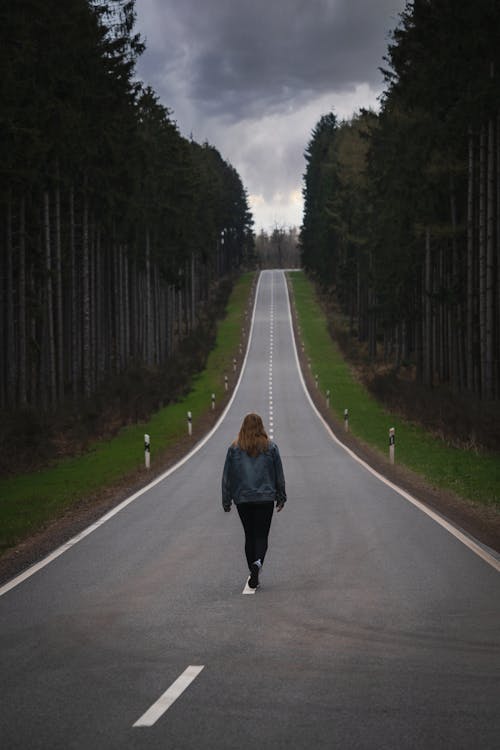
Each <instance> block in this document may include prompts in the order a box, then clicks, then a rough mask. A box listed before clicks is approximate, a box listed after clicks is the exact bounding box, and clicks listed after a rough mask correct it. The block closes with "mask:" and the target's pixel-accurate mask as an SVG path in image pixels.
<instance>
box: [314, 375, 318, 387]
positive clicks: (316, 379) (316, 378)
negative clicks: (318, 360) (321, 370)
mask: <svg viewBox="0 0 500 750" xmlns="http://www.w3.org/2000/svg"><path fill="white" fill-rule="evenodd" d="M314 380H315V381H316V388H317V387H318V376H317V375H315V376H314Z"/></svg>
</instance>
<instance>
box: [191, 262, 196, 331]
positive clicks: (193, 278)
mask: <svg viewBox="0 0 500 750" xmlns="http://www.w3.org/2000/svg"><path fill="white" fill-rule="evenodd" d="M195 321H196V263H195V257H194V253H191V330H193V329H194V327H195Z"/></svg>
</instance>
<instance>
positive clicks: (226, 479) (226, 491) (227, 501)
mask: <svg viewBox="0 0 500 750" xmlns="http://www.w3.org/2000/svg"><path fill="white" fill-rule="evenodd" d="M230 472H231V448H229V449H228V451H227V455H226V461H225V463H224V471H223V472H222V507H223V508H224V510H225V511H226V513H227V512H228V511H230V510H231V503H232V498H231V480H230Z"/></svg>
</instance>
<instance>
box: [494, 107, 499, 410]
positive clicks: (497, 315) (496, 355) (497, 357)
mask: <svg viewBox="0 0 500 750" xmlns="http://www.w3.org/2000/svg"><path fill="white" fill-rule="evenodd" d="M496 157H497V169H496V177H497V206H496V230H497V234H496V253H495V255H496V264H497V279H496V283H497V294H496V315H495V324H496V343H495V365H496V366H495V373H494V375H495V396H496V398H500V113H498V114H497V143H496Z"/></svg>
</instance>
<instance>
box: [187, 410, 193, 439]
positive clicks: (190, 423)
mask: <svg viewBox="0 0 500 750" xmlns="http://www.w3.org/2000/svg"><path fill="white" fill-rule="evenodd" d="M187 418H188V435H192V434H193V415H192V414H191V412H190V411H188V413H187Z"/></svg>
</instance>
